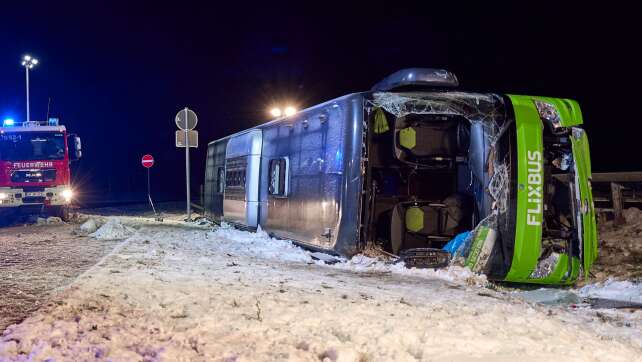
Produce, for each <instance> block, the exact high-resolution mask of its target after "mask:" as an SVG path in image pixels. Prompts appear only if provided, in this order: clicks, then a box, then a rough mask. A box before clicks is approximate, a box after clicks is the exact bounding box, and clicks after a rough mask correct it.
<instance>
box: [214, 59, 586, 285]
mask: <svg viewBox="0 0 642 362" xmlns="http://www.w3.org/2000/svg"><path fill="white" fill-rule="evenodd" d="M457 87H458V81H457V78H456V77H455V75H454V74H452V73H450V72H448V71H445V70H435V69H427V68H411V69H404V70H401V71H399V72H396V73H394V74H392V75H390V76H389V77H387V78H385V79H384V80H382V81H381V82H379V83H378V84H377V85H375V86H374V87H373V88H372V90H371V91H367V92H360V93H354V94H349V95H346V96H343V97H340V98H337V99H333V100H331V101H328V102H325V103H322V104H319V105H316V106H313V107H310V108H308V109H305V110H303V111H300V112H298V113H296V114H295V115H293V116H289V117H282V118H278V119H275V120H273V121H271V122H268V123H265V124H262V125H259V126H256V127H254V128H251V129H248V130H245V131H242V132H239V133H236V134H234V135H231V136H228V137H225V138H222V139H219V140H216V141H213V142H211V143H209V147H208V154H207V163H206V177H205V209H206V212H207V213H208V215H209V216H210V217H212V218H214V219H216V220H222V221H225V222H228V223H232V224H234V225H237V226H239V227H246V228H256V227H258V226H259V225H260V227H261V228H262V229H264V230H266V231H268V232H269V233H271V234H272V235H274V236H276V237H279V238H285V239H290V240H293V241H295V242H297V243H300V244H302V245H305V246H308V247H311V248H316V249H321V250H323V251H326V252H331V253H336V254H340V255H344V256H351V255H354V254H356V253H358V252H360V251H362V250H363V249H364V248H366V246H367V245H371V244H374V245H378V246H379V247H380V248H383V250H385V251H386V252H388V253H391V254H395V255H399V256H401V257H402V258H404V259H405V260H406V262H407V265H415V264H414V263H416V262H417V261H419V263H418V264H421V261H422V260H423V262H425V261H426V260H428V262H429V264H433V265H435V266H436V265H444V264H445V262H446V261H447V258H445V257H444V253H447V252H445V251H444V252H442V251H441V248H442V247H444V245H446V243H448V242H449V241H450V240H451V239H453V238H454V237H455V236H457V235H459V234H460V233H462V232H465V231H471V230H472V231H473V232H471V233H470V235H471V236H470V239H469V240H470V241H469V242H468V243H467V244H466V245H467V246H466V250H465V257H466V260H465V261H466V264H467V265H469V266H471V267H472V268H473V270H476V271H479V272H484V273H486V274H487V275H488V276H489V278H491V279H495V280H504V281H512V282H525V283H544V284H570V283H573V282H574V281H575V280H576V279H577V277H578V276H579V274H580V271H581V269H583V271H584V275H588V270H589V269H590V267H591V264H592V263H593V261H594V260H595V258H596V257H597V234H596V224H595V213H594V209H593V200H592V195H591V187H590V175H591V167H590V158H589V149H588V142H587V137H586V133H585V132H584V131H583V130H582V129H581V128H580V125H581V124H582V122H583V119H582V114H581V111H580V108H579V105H578V103H577V102H575V101H573V100H570V99H558V98H548V97H535V96H522V95H512V94H506V95H502V94H493V93H473V92H464V91H460V90H457ZM460 239H463V238H460ZM447 256H448V255H446V257H447ZM455 257H457V255H455Z"/></svg>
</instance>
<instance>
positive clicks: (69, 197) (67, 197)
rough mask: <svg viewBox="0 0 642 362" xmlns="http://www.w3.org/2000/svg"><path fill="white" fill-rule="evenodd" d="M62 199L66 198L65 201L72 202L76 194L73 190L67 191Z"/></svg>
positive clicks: (63, 193)
mask: <svg viewBox="0 0 642 362" xmlns="http://www.w3.org/2000/svg"><path fill="white" fill-rule="evenodd" d="M62 197H64V198H65V201H67V202H71V198H72V197H74V192H73V191H72V190H71V189H66V190H64V191H63V192H62Z"/></svg>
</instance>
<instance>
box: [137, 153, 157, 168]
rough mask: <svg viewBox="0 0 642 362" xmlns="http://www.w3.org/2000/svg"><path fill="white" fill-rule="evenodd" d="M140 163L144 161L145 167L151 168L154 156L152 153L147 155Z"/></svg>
mask: <svg viewBox="0 0 642 362" xmlns="http://www.w3.org/2000/svg"><path fill="white" fill-rule="evenodd" d="M140 163H142V164H143V167H145V168H151V167H152V166H154V157H152V155H145V156H143V159H142V160H141V161H140Z"/></svg>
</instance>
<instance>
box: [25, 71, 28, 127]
mask: <svg viewBox="0 0 642 362" xmlns="http://www.w3.org/2000/svg"><path fill="white" fill-rule="evenodd" d="M25 72H26V77H27V122H29V65H28V64H27V66H26V67H25Z"/></svg>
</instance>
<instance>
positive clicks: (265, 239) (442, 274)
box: [208, 224, 487, 286]
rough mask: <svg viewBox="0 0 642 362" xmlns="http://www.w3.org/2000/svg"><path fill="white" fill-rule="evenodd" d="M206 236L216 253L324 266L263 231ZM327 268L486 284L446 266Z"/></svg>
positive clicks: (362, 262)
mask: <svg viewBox="0 0 642 362" xmlns="http://www.w3.org/2000/svg"><path fill="white" fill-rule="evenodd" d="M208 237H209V238H210V239H214V240H216V241H215V242H216V243H218V244H219V245H218V246H219V247H220V250H221V251H225V252H228V253H232V254H236V255H243V256H251V257H255V258H259V259H269V260H283V261H288V262H304V263H312V262H314V263H315V264H318V265H326V264H325V263H324V262H323V261H321V260H317V261H313V258H312V256H311V255H310V254H311V253H310V252H309V251H306V250H304V249H303V248H301V247H298V246H296V245H294V244H293V243H292V242H291V241H288V240H281V239H275V238H271V237H270V236H269V235H268V234H267V233H266V232H265V231H263V230H261V228H260V227H259V229H258V230H257V232H255V233H252V232H247V231H241V230H237V229H234V228H233V227H231V226H229V225H225V224H224V225H222V226H221V227H220V228H218V229H216V230H215V231H213V232H211V233H210V234H209V235H208ZM340 260H342V261H340V262H338V263H334V264H331V265H328V266H329V267H332V268H338V269H342V270H350V271H353V272H370V273H372V272H374V273H394V274H401V275H412V276H417V277H425V278H437V279H441V280H446V281H449V282H457V283H462V284H469V285H478V286H483V285H486V283H487V280H486V276H485V275H480V274H475V273H473V272H472V271H470V269H468V268H464V267H460V266H450V267H448V268H443V269H437V270H435V269H417V268H412V269H408V268H406V267H405V265H404V264H403V263H392V262H388V261H385V260H382V259H380V258H373V257H369V256H366V255H363V254H358V255H355V256H353V257H352V258H350V259H347V260H346V259H340Z"/></svg>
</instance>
